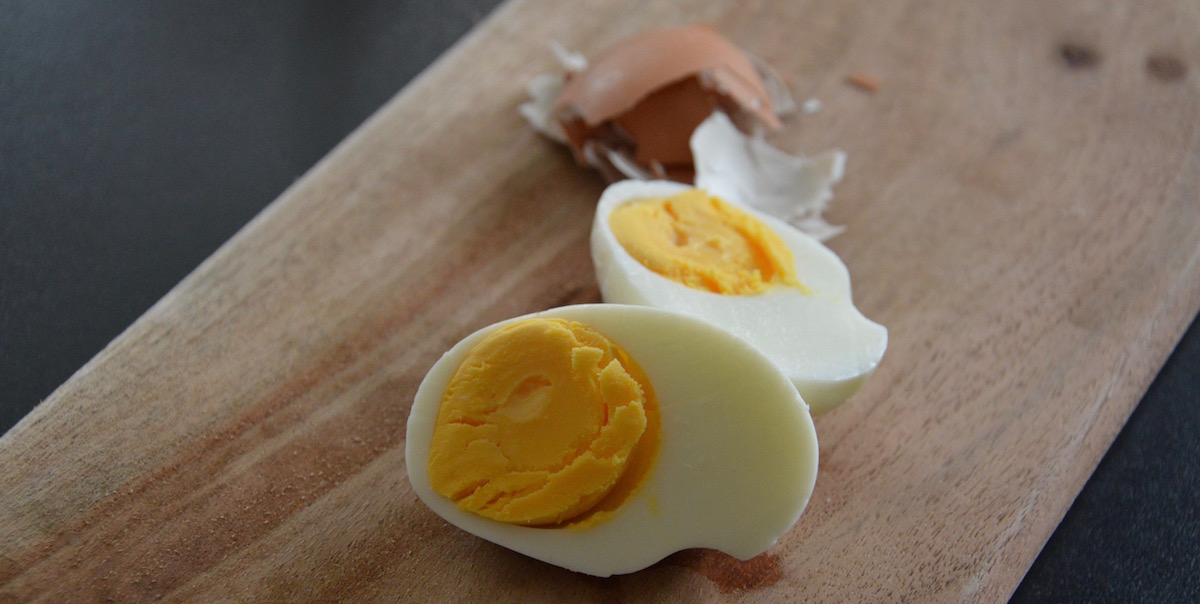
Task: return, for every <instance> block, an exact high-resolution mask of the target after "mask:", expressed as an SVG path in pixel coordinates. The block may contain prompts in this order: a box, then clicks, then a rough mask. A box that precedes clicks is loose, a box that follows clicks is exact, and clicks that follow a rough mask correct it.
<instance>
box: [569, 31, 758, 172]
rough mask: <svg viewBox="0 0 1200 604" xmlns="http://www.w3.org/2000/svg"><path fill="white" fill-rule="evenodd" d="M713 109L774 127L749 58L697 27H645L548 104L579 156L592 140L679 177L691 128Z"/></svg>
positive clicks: (686, 168)
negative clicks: (647, 29) (551, 103)
mask: <svg viewBox="0 0 1200 604" xmlns="http://www.w3.org/2000/svg"><path fill="white" fill-rule="evenodd" d="M717 108H720V109H723V110H725V111H726V112H727V113H729V114H730V115H733V116H735V117H742V116H743V115H749V116H751V117H752V118H753V120H754V121H757V122H758V123H760V124H764V125H766V126H768V127H771V128H777V127H779V126H780V123H779V118H778V117H777V116H776V115H775V112H774V109H773V108H772V105H771V99H770V95H769V94H768V92H767V88H766V86H765V85H764V83H763V80H762V78H761V77H760V76H759V74H758V71H757V70H756V69H755V66H754V64H753V63H752V62H751V60H750V59H749V58H748V57H747V56H746V55H745V54H744V53H743V52H742V51H741V50H740V49H739V48H737V47H736V46H734V45H733V44H732V43H731V42H729V41H728V40H727V39H725V38H724V37H723V36H721V35H720V34H719V33H717V32H716V30H714V29H713V28H712V27H709V26H704V25H693V26H685V27H671V28H664V29H656V30H650V31H646V32H642V33H640V34H636V35H634V36H631V37H629V38H627V39H625V40H623V41H621V42H619V43H617V44H615V45H614V46H612V47H610V48H608V49H607V50H605V51H603V52H601V53H600V54H598V55H597V56H596V57H595V58H594V59H593V60H592V61H591V62H590V64H589V66H588V68H587V69H586V70H584V71H582V72H580V73H577V74H574V75H572V76H571V77H570V78H569V79H568V80H567V82H566V83H565V85H564V86H563V89H562V91H561V92H560V94H559V96H558V98H557V100H556V101H555V104H554V112H555V115H556V116H558V120H559V122H560V123H561V124H562V126H563V130H564V133H565V134H566V138H567V140H568V142H570V144H571V146H572V147H573V148H574V149H575V151H576V154H577V156H579V157H580V159H581V160H582V159H584V157H585V156H587V155H588V153H587V151H585V147H587V146H588V145H589V144H593V145H597V146H598V147H599V148H601V149H602V150H603V151H602V153H607V152H611V151H615V152H619V153H623V154H625V155H632V160H633V161H634V162H636V163H637V164H639V165H640V166H641V167H643V168H644V169H645V170H646V171H648V172H649V173H651V174H653V175H655V176H660V177H661V176H665V175H669V174H681V175H683V177H684V178H686V177H687V175H688V174H690V171H691V164H692V154H691V149H690V148H689V146H688V141H689V139H690V137H691V133H692V131H694V130H695V128H696V126H698V125H699V124H700V122H702V121H704V119H705V118H707V117H708V116H709V115H711V114H712V112H713V111H714V110H715V109H717ZM593 155H594V153H593Z"/></svg>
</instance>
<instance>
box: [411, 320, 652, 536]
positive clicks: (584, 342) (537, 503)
mask: <svg viewBox="0 0 1200 604" xmlns="http://www.w3.org/2000/svg"><path fill="white" fill-rule="evenodd" d="M658 431H659V417H658V406H657V402H656V400H655V398H654V392H653V389H652V388H651V387H650V384H649V381H648V380H647V379H646V376H645V374H643V373H642V371H641V369H640V368H639V367H638V366H637V365H636V363H634V362H633V360H632V359H631V358H629V356H628V355H627V354H626V353H625V352H624V351H623V350H621V349H620V348H619V347H618V346H617V345H616V344H614V343H613V342H611V341H610V340H608V339H607V338H605V337H604V336H603V335H601V334H600V333H598V332H596V331H595V330H594V329H592V328H590V327H587V326H586V325H583V324H581V323H577V322H574V321H566V320H562V319H528V320H525V321H520V322H517V323H514V324H512V325H509V326H507V327H505V328H503V329H501V330H499V331H497V332H495V333H492V334H491V335H489V336H487V337H486V338H484V339H483V340H481V341H480V342H479V343H478V344H476V345H475V346H474V347H473V348H472V349H471V350H470V351H469V352H468V354H467V355H466V357H465V358H464V359H463V361H462V363H461V364H460V365H459V367H458V369H457V370H456V371H455V373H454V375H453V377H452V378H451V380H450V383H449V385H448V386H447V388H446V391H445V394H444V396H443V397H442V402H441V406H440V407H439V409H438V417H437V423H436V426H435V428H434V433H433V441H432V444H431V447H430V456H429V478H430V483H431V486H432V487H433V489H434V490H435V491H437V492H438V493H439V494H441V495H443V496H445V497H448V498H450V499H451V500H453V501H454V502H455V503H456V505H458V507H459V508H461V509H464V510H467V511H470V512H473V513H476V514H479V515H480V516H484V517H486V518H491V519H493V520H498V521H501V522H508V523H513V524H520V525H529V526H539V525H554V524H561V523H565V522H567V521H571V522H572V523H578V522H583V521H585V520H587V521H592V520H596V519H599V518H601V517H603V515H604V513H605V512H610V511H612V510H613V509H616V507H618V506H619V505H620V504H621V503H622V502H623V501H624V500H625V498H626V497H628V496H629V495H630V494H631V493H632V492H633V491H634V490H636V488H637V485H638V484H639V483H640V482H641V480H642V479H643V478H644V477H645V475H646V474H647V473H648V472H649V470H650V466H651V462H652V461H653V458H654V456H655V453H656V452H657V448H658V442H659V434H658Z"/></svg>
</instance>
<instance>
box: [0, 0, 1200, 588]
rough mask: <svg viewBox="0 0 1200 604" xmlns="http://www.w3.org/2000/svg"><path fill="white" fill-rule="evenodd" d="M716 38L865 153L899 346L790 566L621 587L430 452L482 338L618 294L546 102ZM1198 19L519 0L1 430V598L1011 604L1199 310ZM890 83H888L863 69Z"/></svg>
mask: <svg viewBox="0 0 1200 604" xmlns="http://www.w3.org/2000/svg"><path fill="white" fill-rule="evenodd" d="M695 21H710V22H712V23H714V24H716V25H717V26H718V27H719V28H720V29H721V30H722V31H723V32H724V33H726V34H727V35H728V36H729V37H730V38H732V39H733V40H734V41H735V42H737V43H739V44H740V45H742V46H743V47H745V48H747V49H749V50H751V51H753V52H755V53H757V54H759V55H761V56H762V57H763V58H765V59H766V60H767V61H768V62H769V63H771V64H772V65H774V66H775V67H776V68H778V70H779V71H780V72H782V73H783V74H785V75H786V76H787V77H788V78H789V79H790V81H791V83H792V88H793V91H794V93H795V94H796V95H797V97H798V98H799V99H801V100H803V99H806V98H809V97H813V98H817V99H820V101H821V102H822V103H823V109H822V110H821V111H819V112H817V113H815V114H811V115H799V116H796V117H794V118H792V119H791V120H789V122H788V124H787V127H786V128H785V129H784V130H783V131H782V132H780V133H778V134H777V135H774V136H773V137H772V139H771V140H772V142H773V143H774V144H776V145H778V146H780V147H783V148H785V149H788V150H791V151H796V152H805V153H816V152H819V151H821V150H824V149H827V148H831V147H838V148H841V149H844V150H845V151H846V152H847V153H848V154H849V158H850V159H849V164H848V170H847V174H846V178H845V180H844V181H843V182H842V183H841V184H840V185H839V186H838V187H837V188H836V191H835V192H836V200H835V202H834V206H833V209H832V211H831V212H830V214H829V215H828V217H829V219H830V220H831V222H833V223H835V224H843V225H846V226H847V231H846V233H845V234H843V235H841V236H839V237H837V238H836V239H834V240H833V241H832V242H831V243H830V245H831V247H832V248H833V249H834V250H835V251H836V252H838V253H839V254H840V255H841V257H842V258H843V259H844V260H845V262H846V264H847V265H848V266H849V268H850V272H851V274H852V276H853V279H854V286H855V295H856V301H857V303H858V305H859V307H860V308H861V309H862V310H863V311H864V313H865V314H866V315H867V316H869V317H872V318H874V319H876V320H878V321H880V322H882V323H884V324H885V325H887V326H888V327H889V328H890V330H891V343H890V349H889V351H888V354H887V356H886V357H885V359H884V362H883V364H882V366H881V367H880V369H879V370H878V372H877V373H876V374H875V376H874V377H873V378H872V379H871V381H870V382H869V383H868V384H867V385H866V387H865V388H864V389H863V390H862V391H860V392H859V393H858V394H857V395H856V396H855V397H854V398H853V399H851V401H850V402H849V403H847V404H846V405H845V406H843V407H842V408H840V409H838V410H837V411H835V412H833V413H832V414H829V415H827V416H823V417H820V418H818V419H817V422H816V423H817V430H818V435H819V438H820V441H821V462H820V463H821V465H820V475H819V477H818V482H817V488H816V492H815V493H814V496H813V500H812V502H811V504H810V505H809V508H808V510H807V512H806V513H805V514H804V516H803V517H802V518H801V519H800V521H799V523H798V524H797V525H796V526H795V527H794V529H793V530H792V531H791V532H790V533H788V534H787V535H786V536H785V537H784V538H783V539H782V540H781V541H780V542H779V543H778V544H777V545H776V546H775V547H774V548H772V549H771V550H770V551H769V552H768V553H766V554H764V555H762V556H760V557H758V558H756V559H753V560H751V561H749V562H738V561H736V560H733V559H731V558H729V557H727V556H724V555H721V554H717V553H714V552H707V551H690V552H684V553H681V554H677V555H674V556H671V557H670V558H668V559H667V560H665V561H664V562H662V563H660V564H659V565H657V566H655V567H652V568H650V569H648V570H646V571H643V572H639V573H636V574H633V575H628V576H624V577H617V578H610V579H604V580H601V579H595V578H590V577H586V576H583V575H577V574H573V573H570V572H567V571H563V570H560V569H557V568H555V567H551V566H548V565H545V564H542V563H539V562H535V561H533V560H530V559H527V558H524V557H522V556H520V555H517V554H514V553H511V552H509V551H507V550H504V549H502V548H499V547H496V546H494V545H491V544H489V543H487V542H485V541H482V540H480V539H477V538H475V537H472V536H470V535H468V534H466V533H463V532H461V531H459V530H457V529H455V528H452V527H451V526H449V525H448V524H446V523H445V522H443V521H442V520H441V519H440V518H438V517H437V516H435V515H434V514H433V513H432V512H430V511H429V510H428V509H426V508H425V507H424V506H423V505H422V504H420V503H419V502H418V501H417V499H416V497H415V496H414V495H413V493H412V489H411V488H410V486H409V484H408V482H407V479H406V478H405V469H404V454H403V450H404V425H405V420H406V418H407V415H408V410H409V406H410V404H411V400H412V396H413V393H414V391H415V390H416V387H417V384H418V383H419V381H420V380H421V378H422V377H423V375H424V373H425V371H426V370H427V369H428V368H429V367H430V366H431V364H432V363H433V361H434V360H435V359H436V358H437V357H438V356H439V355H440V354H441V353H442V352H443V351H444V350H445V349H447V348H448V347H449V346H450V345H451V344H453V343H454V342H456V341H457V340H458V339H459V338H461V337H462V336H464V335H466V334H467V333H469V332H471V331H473V330H475V329H477V328H479V327H482V326H484V325H487V324H489V323H492V322H494V321H498V320H501V319H505V318H508V317H511V316H514V315H518V314H523V313H527V312H530V311H535V310H540V309H545V308H549V307H553V306H558V305H562V304H570V303H578V302H591V301H597V300H598V297H599V294H598V291H597V287H596V284H595V281H594V277H593V275H592V267H591V261H590V259H589V253H588V243H587V233H588V230H589V228H590V222H591V218H592V211H593V207H594V204H595V202H596V199H597V198H598V196H599V194H600V192H601V190H602V187H603V184H602V182H601V181H600V180H599V178H598V177H597V176H595V175H594V174H593V173H591V172H589V171H586V170H584V169H582V168H580V167H578V166H576V165H574V164H573V162H572V160H571V158H570V156H569V154H568V153H567V152H566V151H565V150H564V149H563V148H560V147H557V146H555V145H553V144H551V143H549V142H547V141H546V140H543V139H541V138H539V137H538V136H536V135H535V134H533V133H532V132H531V131H530V129H529V128H528V127H527V126H526V125H525V124H524V123H523V122H522V120H521V119H520V118H519V117H518V115H517V112H516V106H517V105H518V104H519V103H520V102H521V101H522V100H523V95H524V92H523V87H522V86H523V83H524V82H525V81H526V80H528V79H529V78H530V77H532V76H533V75H534V74H535V73H536V72H538V71H542V70H549V69H551V68H553V66H554V64H553V61H552V58H551V56H550V53H549V52H548V51H547V49H546V44H547V43H548V42H549V41H551V40H558V41H561V42H563V43H565V44H567V45H569V46H571V47H573V48H577V49H580V50H582V51H584V52H587V53H591V52H595V51H596V50H598V49H599V48H601V47H603V46H604V45H606V44H607V43H610V42H612V41H615V40H617V39H619V38H621V37H623V36H624V35H627V34H629V33H632V32H635V31H638V30H641V29H644V28H646V27H650V26H656V25H663V24H671V23H683V22H695ZM1197 31H1200V7H1198V6H1197V5H1196V3H1194V2H1191V3H1184V2H1156V3H1134V2H1132V1H1127V2H1105V3H1100V2H1096V3H1091V2H1072V3H1045V2H1040V1H1035V0H1028V1H1021V2H1003V3H998V2H990V3H963V2H933V1H913V2H896V3H886V4H885V3H877V2H867V1H862V2H822V1H813V2H788V3H783V2H750V3H747V2H733V1H732V0H726V1H715V2H713V1H705V2H633V1H622V2H609V3H603V5H602V6H592V5H591V4H590V3H584V2H575V3H560V2H551V1H548V0H529V1H518V0H514V1H512V2H510V3H508V4H506V5H504V6H503V7H502V8H501V9H499V10H498V11H497V12H496V13H495V14H494V15H493V16H491V17H490V18H489V19H488V20H487V21H485V22H484V23H483V24H481V25H480V26H479V27H478V28H477V29H476V30H475V31H474V32H473V33H471V34H470V35H469V36H468V37H467V38H466V39H464V40H463V41H462V42H461V43H459V44H458V45H457V46H456V47H454V48H453V49H452V50H451V51H450V52H449V53H448V54H447V55H445V56H444V57H443V58H442V59H440V60H439V61H438V62H437V63H435V64H434V65H433V66H432V67H430V69H429V70H428V71H426V72H425V73H424V74H423V75H422V76H420V77H419V78H417V80H415V81H414V82H413V83H412V84H411V85H409V86H408V87H406V88H405V89H404V90H403V91H401V92H400V94H399V95H397V97H396V98H395V99H394V100H393V101H392V102H390V103H389V104H388V105H387V106H385V107H384V108H383V109H381V110H380V111H379V113H378V114H376V115H375V116H374V117H373V118H372V119H371V120H369V121H368V122H367V123H366V124H364V125H363V126H362V127H361V128H360V129H359V130H358V131H356V132H355V133H354V134H353V135H352V136H351V137H350V138H348V139H347V140H346V141H345V142H344V143H343V144H341V145H340V146H339V147H338V148H336V149H335V150H334V151H333V152H332V153H331V154H330V155H329V156H328V157H327V158H325V159H324V160H323V161H322V162H321V163H319V164H318V165H317V166H316V167H314V168H313V169H312V171H311V172H310V173H309V174H308V175H307V176H305V177H304V178H303V179H301V180H300V181H298V182H297V183H296V184H295V185H294V186H293V187H291V188H290V189H289V190H288V191H286V192H285V193H284V194H283V195H282V196H281V197H280V198H279V199H278V200H276V201H275V202H274V203H273V204H271V205H270V207H268V208H267V209H266V210H265V211H264V212H263V213H262V214H261V215H260V216H258V217H257V218H256V219H255V220H253V221H252V222H251V223H250V224H249V225H247V226H246V227H245V228H244V229H243V230H242V231H241V232H240V233H239V234H238V235H237V236H236V237H234V238H233V239H232V240H231V241H229V242H228V243H227V244H226V245H225V246H224V247H222V248H221V249H220V250H219V251H218V252H217V253H216V254H214V255H213V256H212V257H211V258H210V259H209V260H207V261H206V262H204V263H203V264H202V265H201V266H200V267H199V268H197V269H196V271H195V272H194V273H193V274H192V275H190V276H189V277H188V278H187V279H186V280H185V281H183V282H182V283H181V284H179V286H178V287H176V288H175V289H174V290H172V291H171V292H170V293H169V294H168V295H167V296H166V297H165V298H163V299H162V300H161V301H160V302H159V303H158V304H156V305H155V306H154V307H153V308H152V309H150V310H149V311H148V312H147V313H146V314H145V316H143V317H142V318H141V319H139V320H138V321H137V322H136V323H135V324H134V325H132V326H131V327H130V328H129V329H128V330H127V331H126V332H125V333H124V334H123V335H121V336H120V337H119V338H118V339H117V340H115V341H114V342H113V343H112V344H111V345H110V346H108V347H107V348H106V349H105V350H104V351H103V352H102V353H100V354H99V355H98V356H97V357H96V358H95V359H93V360H92V361H91V362H90V363H88V364H87V365H86V366H85V367H83V368H82V369H81V370H80V371H79V372H78V373H77V374H76V375H75V376H74V377H72V378H71V380H70V381H68V382H67V383H66V384H64V385H63V386H62V387H60V388H59V389H58V390H57V391H56V392H55V393H54V394H53V395H52V396H51V397H50V398H49V399H48V400H46V401H45V402H44V403H43V404H42V405H41V406H39V407H38V408H37V409H36V410H35V411H34V412H33V413H32V414H31V415H30V416H29V417H27V418H26V419H25V420H24V421H22V422H21V423H20V424H18V425H17V426H16V427H15V428H13V429H12V430H11V431H10V432H8V433H7V434H6V435H4V437H3V438H2V439H0V467H2V468H3V472H0V600H10V599H14V600H27V599H36V598H44V599H46V600H48V601H67V600H75V599H80V600H93V599H95V600H102V599H106V598H108V599H111V600H115V601H132V600H137V599H142V598H149V597H156V596H163V595H166V596H171V597H172V598H180V599H203V600H210V599H231V600H239V601H296V600H328V599H343V598H344V599H355V600H358V599H363V600H381V601H397V600H426V599H429V600H433V601H452V600H488V601H491V600H502V601H503V600H515V601H523V602H527V601H573V600H593V601H598V600H603V601H613V600H617V601H619V600H643V599H654V600H663V601H665V600H687V601H709V600H742V601H773V600H779V599H783V598H789V597H790V598H795V599H802V600H814V601H839V600H849V601H892V600H959V599H968V600H985V601H995V600H1000V599H1004V598H1006V597H1007V596H1008V595H1009V594H1010V593H1011V592H1012V590H1013V589H1014V588H1015V586H1016V585H1017V584H1018V582H1019V581H1020V579H1021V577H1022V575H1023V574H1024V572H1025V570H1026V569H1027V568H1028V567H1029V565H1030V564H1031V563H1032V561H1033V559H1034V558H1035V556H1036V555H1037V552H1038V551H1039V549H1040V548H1041V546H1042V544H1043V543H1044V542H1045V541H1046V539H1047V537H1048V536H1049V535H1050V533H1051V532H1052V531H1053V529H1054V527H1055V526H1056V524H1057V523H1058V521H1059V520H1060V519H1061V517H1062V515H1063V514H1064V513H1065V511H1066V509H1067V508H1068V507H1069V505H1070V503H1071V501H1072V499H1073V498H1074V497H1075V495H1076V493H1078V491H1079V489H1080V488H1081V486H1082V485H1083V483H1084V482H1085V481H1086V479H1087V477H1088V476H1089V474H1090V473H1091V471H1092V469H1093V468H1094V467H1095V465H1096V463H1097V461H1098V460H1099V459H1100V457H1101V456H1102V454H1103V453H1104V451H1105V450H1106V448H1107V447H1108V446H1109V444H1110V443H1111V442H1112V439H1113V438H1114V436H1115V435H1116V433H1117V431H1118V430H1119V429H1120V427H1121V426H1122V424H1123V423H1124V421H1125V419H1126V418H1127V417H1128V415H1129V413H1130V411H1131V410H1132V409H1133V407H1134V406H1135V405H1136V404H1137V402H1138V400H1139V399H1140V397H1141V396H1142V394H1143V392H1144V391H1145V389H1146V387H1147V385H1148V384H1149V382H1150V381H1151V379H1152V378H1153V377H1154V375H1155V373H1156V372H1157V370H1158V368H1159V367H1160V365H1161V363H1162V362H1163V361H1164V360H1165V358H1166V356H1167V354H1168V353H1169V352H1170V350H1171V349H1172V347H1173V345H1174V344H1175V342H1176V340H1177V338H1178V337H1179V335H1180V334H1181V333H1182V332H1183V330H1184V328H1185V327H1186V325H1187V323H1188V322H1189V320H1190V319H1191V318H1192V317H1194V316H1195V315H1196V312H1197V310H1198V309H1200V76H1198V75H1197V67H1198V66H1200V37H1197V36H1196V35H1195V32H1197ZM856 73H857V74H865V75H867V76H869V77H871V78H873V79H874V80H876V81H877V82H878V84H879V87H878V90H876V91H874V92H870V91H867V90H864V89H861V88H858V87H855V86H852V85H849V84H848V83H847V80H846V78H847V76H850V75H851V74H856Z"/></svg>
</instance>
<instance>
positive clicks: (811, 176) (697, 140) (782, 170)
mask: <svg viewBox="0 0 1200 604" xmlns="http://www.w3.org/2000/svg"><path fill="white" fill-rule="evenodd" d="M691 147H692V153H693V154H694V156H695V158H696V187H698V188H701V189H705V190H707V191H708V192H709V193H712V194H713V195H716V196H717V197H720V198H722V199H725V200H726V201H730V202H733V203H737V204H740V205H743V206H746V207H750V208H754V209H756V210H759V211H760V212H765V213H767V214H770V215H771V216H774V217H775V218H779V219H781V220H785V221H788V222H789V223H791V224H792V225H793V226H795V227H796V228H799V229H800V230H802V231H804V232H805V233H807V234H809V235H811V236H813V237H816V238H817V239H818V240H821V241H825V240H827V239H829V238H831V237H833V236H834V235H837V234H838V233H841V232H842V231H843V230H844V229H843V228H842V227H835V226H832V225H830V224H829V223H827V222H825V220H824V219H823V218H822V217H821V213H822V212H824V211H825V209H826V207H827V206H828V205H829V200H830V199H832V198H833V185H834V184H836V183H837V182H838V181H840V180H841V179H842V175H843V173H844V172H845V165H846V154H845V153H843V152H841V151H837V150H832V151H825V152H823V153H821V154H819V155H817V156H815V157H812V158H806V157H801V156H796V155H790V154H788V153H785V152H783V151H780V150H779V149H776V148H775V147H772V146H771V145H769V144H767V142H766V141H764V140H762V138H760V137H756V136H746V135H744V134H742V133H741V132H740V131H739V130H738V129H737V128H736V127H735V126H734V125H733V122H731V121H730V120H729V118H728V117H727V116H725V115H724V114H723V113H720V112H717V113H714V114H712V115H711V116H710V117H709V118H708V119H706V120H705V121H704V122H703V123H701V124H700V126H699V127H697V128H696V132H695V133H694V134H693V135H692V139H691Z"/></svg>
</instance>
